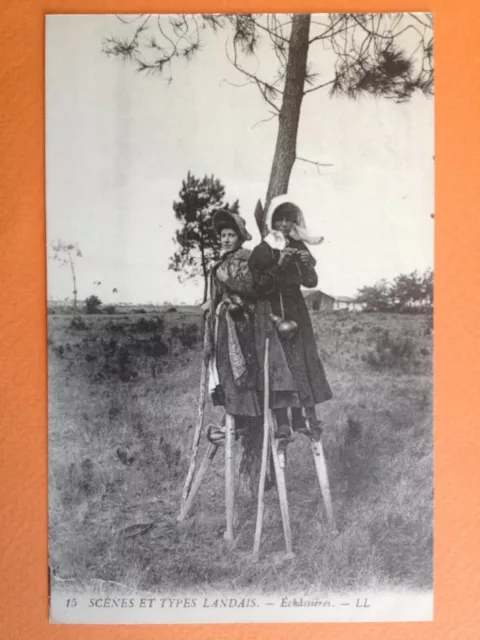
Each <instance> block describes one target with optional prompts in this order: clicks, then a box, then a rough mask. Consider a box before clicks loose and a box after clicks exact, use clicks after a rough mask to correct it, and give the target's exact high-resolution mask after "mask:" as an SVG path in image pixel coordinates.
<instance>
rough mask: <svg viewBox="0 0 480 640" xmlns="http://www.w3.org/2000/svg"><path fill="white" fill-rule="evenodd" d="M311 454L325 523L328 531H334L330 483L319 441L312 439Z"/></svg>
mask: <svg viewBox="0 0 480 640" xmlns="http://www.w3.org/2000/svg"><path fill="white" fill-rule="evenodd" d="M312 452H313V459H314V461H315V469H316V471H317V476H318V482H319V484H320V491H321V492H322V497H323V503H324V505H325V511H326V514H327V521H328V525H329V527H330V529H331V530H332V531H334V530H335V520H334V517H333V508H332V496H331V494H330V483H329V480H328V472H327V465H326V462H325V454H324V451H323V445H322V442H321V440H313V439H312Z"/></svg>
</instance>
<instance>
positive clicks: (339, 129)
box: [46, 15, 434, 303]
mask: <svg viewBox="0 0 480 640" xmlns="http://www.w3.org/2000/svg"><path fill="white" fill-rule="evenodd" d="M128 29H129V27H127V26H125V25H123V24H121V23H120V22H119V21H118V19H117V18H115V17H114V16H72V15H68V16H67V15H65V16H53V17H52V16H51V17H49V18H48V19H47V58H46V62H47V67H46V83H47V85H46V113H47V140H46V145H47V146H46V149H47V235H48V242H49V243H51V242H52V241H54V240H56V239H62V240H64V241H66V242H77V243H78V245H79V246H80V248H81V250H82V253H83V258H81V259H79V260H78V263H77V278H78V291H79V297H80V298H85V297H87V296H88V295H90V294H92V293H95V294H97V295H98V296H99V297H100V298H101V299H102V301H104V302H113V301H117V302H120V301H121V302H133V303H147V302H152V303H163V302H165V301H169V302H172V303H181V302H185V303H193V302H195V301H197V300H198V299H199V298H200V297H201V294H202V283H201V282H200V281H198V282H195V281H189V282H187V283H185V284H181V283H180V282H179V281H178V278H177V275H176V274H175V273H173V272H171V271H169V270H168V268H167V267H168V259H169V256H170V255H171V254H172V253H173V250H174V246H173V243H172V237H173V235H174V232H175V229H176V226H177V223H176V221H175V218H174V213H173V210H172V202H173V201H174V200H175V199H177V197H178V192H179V190H180V188H181V182H182V180H183V179H184V178H185V177H186V175H187V172H188V171H191V172H193V173H194V175H196V176H198V177H203V176H204V175H205V174H208V175H210V174H214V175H215V176H216V177H218V178H219V179H220V180H221V181H222V182H223V184H224V185H225V187H226V192H227V199H229V200H234V199H236V198H238V199H239V201H240V208H241V213H242V215H243V216H244V217H245V218H246V220H247V223H248V227H249V229H250V232H251V233H252V235H253V236H254V240H253V242H252V243H249V245H248V246H251V247H253V246H254V244H255V243H257V242H258V240H259V233H258V231H257V229H256V227H255V222H254V218H253V211H254V207H255V203H256V201H257V199H258V198H261V199H264V197H265V192H266V186H267V182H268V177H269V172H270V166H271V161H272V157H273V151H274V146H275V139H276V133H277V126H276V122H275V121H271V122H268V123H263V124H257V123H258V122H259V121H261V120H262V119H264V118H266V117H267V116H268V112H267V108H266V105H265V103H264V102H263V101H262V99H261V97H260V96H259V94H258V93H257V90H256V89H255V88H254V87H244V88H236V87H233V86H231V85H230V84H228V82H225V80H228V81H230V82H233V83H239V82H242V78H241V77H239V75H238V72H236V71H235V69H233V68H232V67H231V65H230V64H229V62H228V61H227V60H226V57H225V53H224V52H225V36H224V35H219V36H214V35H208V34H207V35H205V37H204V39H203V43H204V46H203V49H202V50H201V51H200V52H199V53H198V55H197V57H196V58H195V59H194V60H193V61H191V62H189V63H187V62H182V61H181V62H179V63H178V64H175V66H174V68H173V78H174V80H173V82H172V83H171V84H170V85H168V84H167V83H166V82H165V80H164V79H163V77H162V76H159V75H153V76H152V75H150V76H148V75H142V74H140V73H138V72H136V71H135V69H134V68H133V66H132V65H130V64H128V63H123V62H121V61H119V60H117V59H113V58H108V57H107V56H106V55H104V54H103V53H102V51H101V49H102V38H103V37H105V36H109V35H112V34H115V35H117V36H121V35H123V34H125V33H126V32H127V31H128ZM130 29H131V27H130ZM262 46H263V45H262ZM266 46H267V45H266V43H265V46H264V48H263V49H260V51H259V57H260V58H262V57H264V60H267V62H268V59H269V58H268V55H269V54H268V49H267V48H266ZM315 51H316V52H317V55H316V56H315V57H314V55H313V53H312V58H311V60H312V62H314V63H315V67H316V69H317V70H318V71H319V72H320V73H321V74H322V78H323V79H325V80H327V79H329V77H330V76H329V73H328V72H329V70H330V69H331V68H330V65H329V64H328V62H329V60H328V54H325V53H324V51H323V50H322V48H321V47H319V48H317V49H316V50H315ZM322 62H323V67H325V68H323V67H322ZM256 124H257V126H255V125H256ZM297 153H298V156H300V157H304V158H308V159H311V160H315V161H318V162H321V163H331V164H332V165H333V166H332V167H326V168H324V169H322V171H321V174H320V175H319V173H318V170H317V168H316V167H315V166H313V165H310V164H306V163H303V162H298V161H297V162H296V164H295V167H294V171H293V173H292V178H291V188H290V193H291V194H292V196H293V197H295V198H296V199H297V201H298V203H299V204H300V205H301V206H302V208H303V209H304V211H305V212H306V214H307V217H308V219H309V223H310V226H312V227H313V228H314V229H315V230H316V231H317V232H318V233H320V234H322V235H324V236H325V242H324V244H323V245H321V246H320V247H315V248H314V249H313V252H314V254H315V256H316V258H317V260H318V274H319V287H320V288H321V289H322V290H324V291H326V292H328V293H330V294H333V295H353V294H355V292H356V290H357V289H358V288H359V287H361V286H363V285H366V284H372V283H373V282H375V281H377V280H379V279H381V278H387V279H390V278H392V277H394V276H395V275H397V274H399V273H403V272H410V271H412V270H414V269H418V270H424V269H426V268H428V267H430V266H432V265H433V231H434V230H433V220H432V218H431V217H430V214H431V213H432V212H433V211H434V197H433V193H434V191H433V154H434V150H433V100H431V99H427V98H425V97H423V96H415V98H414V99H413V100H412V101H411V102H410V103H408V104H403V105H397V104H394V103H392V102H390V101H386V100H375V99H372V98H366V99H361V100H358V101H349V100H347V99H339V98H333V99H331V98H329V97H328V94H327V93H326V92H322V91H317V92H314V93H312V94H310V95H308V96H307V97H306V98H305V100H304V102H303V106H302V114H301V124H300V131H299V139H298V148H297ZM48 268H49V272H48V295H49V298H50V299H65V298H66V297H68V296H70V295H71V290H72V283H71V277H70V274H69V272H68V270H67V269H62V268H60V266H59V265H58V264H57V263H53V262H52V261H51V260H49V265H48ZM95 281H101V283H102V284H101V285H100V286H97V285H95V284H94V282H95ZM114 288H117V289H118V293H113V292H112V290H113V289H114Z"/></svg>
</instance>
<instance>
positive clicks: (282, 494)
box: [270, 420, 295, 559]
mask: <svg viewBox="0 0 480 640" xmlns="http://www.w3.org/2000/svg"><path fill="white" fill-rule="evenodd" d="M270 442H271V447H272V455H273V466H274V467H275V477H276V480H277V489H278V499H279V501H280V512H281V514H282V524H283V534H284V536H285V546H286V550H287V553H286V556H285V557H286V558H287V559H290V558H293V557H294V556H295V554H294V553H293V549H292V531H291V528H290V514H289V511H288V497H287V487H286V484H285V469H284V465H283V466H282V458H283V463H284V462H285V457H284V452H283V456H282V455H281V452H279V450H278V440H277V439H276V438H275V433H274V422H273V420H270Z"/></svg>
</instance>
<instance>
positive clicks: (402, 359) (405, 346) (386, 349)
mask: <svg viewBox="0 0 480 640" xmlns="http://www.w3.org/2000/svg"><path fill="white" fill-rule="evenodd" d="M415 351H416V348H415V344H414V342H413V340H412V339H411V338H410V337H409V336H392V335H391V334H390V333H389V332H388V331H383V332H382V333H381V334H380V335H379V336H378V338H377V339H376V340H375V344H374V346H373V348H372V349H371V350H370V351H368V352H367V354H366V356H365V358H364V360H365V362H366V363H367V364H368V365H369V366H370V367H372V369H376V370H382V369H402V370H406V369H408V368H410V367H411V365H413V364H415Z"/></svg>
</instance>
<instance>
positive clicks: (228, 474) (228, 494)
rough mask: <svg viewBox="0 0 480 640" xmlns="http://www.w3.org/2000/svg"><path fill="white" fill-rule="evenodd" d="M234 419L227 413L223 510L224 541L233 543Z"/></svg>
mask: <svg viewBox="0 0 480 640" xmlns="http://www.w3.org/2000/svg"><path fill="white" fill-rule="evenodd" d="M234 441H235V418H234V417H233V416H232V415H230V414H229V413H227V414H226V418H225V509H226V515H227V529H226V531H225V533H224V536H223V537H224V539H225V540H227V542H233V515H234V514H233V509H234V495H235V452H234V448H233V447H234Z"/></svg>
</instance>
